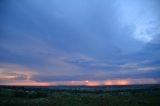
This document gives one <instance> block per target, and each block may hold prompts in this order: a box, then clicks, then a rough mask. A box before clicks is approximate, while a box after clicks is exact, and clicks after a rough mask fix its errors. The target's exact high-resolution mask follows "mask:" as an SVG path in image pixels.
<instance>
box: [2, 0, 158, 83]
mask: <svg viewBox="0 0 160 106" xmlns="http://www.w3.org/2000/svg"><path fill="white" fill-rule="evenodd" d="M159 5H160V1H159V0H47V1H45V0H1V1H0V85H33V86H50V85H88V86H96V85H128V84H160V12H159V10H160V6H159Z"/></svg>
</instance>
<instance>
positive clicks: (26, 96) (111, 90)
mask: <svg viewBox="0 0 160 106" xmlns="http://www.w3.org/2000/svg"><path fill="white" fill-rule="evenodd" d="M0 106H160V85H141V86H140V85H139V86H109V87H108V86H100V87H87V86H57V87H31V86H30V87H27V86H26V87H25V86H23V87H16V86H0Z"/></svg>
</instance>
